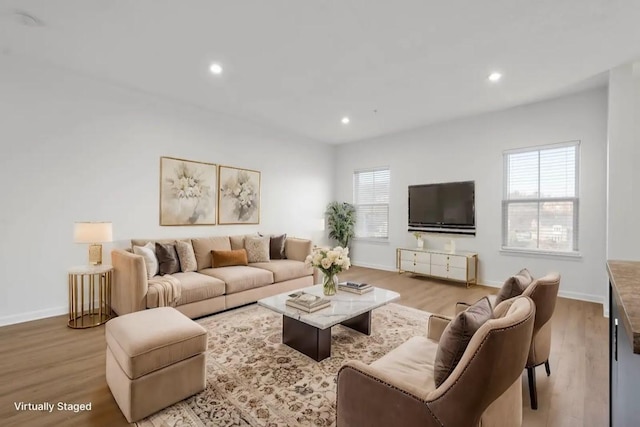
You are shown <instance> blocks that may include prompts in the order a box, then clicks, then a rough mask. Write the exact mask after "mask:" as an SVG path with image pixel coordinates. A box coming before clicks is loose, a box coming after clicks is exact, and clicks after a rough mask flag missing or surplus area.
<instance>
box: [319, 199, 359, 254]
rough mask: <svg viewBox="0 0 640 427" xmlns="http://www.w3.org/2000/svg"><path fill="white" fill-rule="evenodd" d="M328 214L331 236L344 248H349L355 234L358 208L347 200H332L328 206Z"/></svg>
mask: <svg viewBox="0 0 640 427" xmlns="http://www.w3.org/2000/svg"><path fill="white" fill-rule="evenodd" d="M326 215H327V226H328V227H329V237H330V238H332V239H335V240H336V241H337V242H338V244H339V245H340V246H342V247H343V248H348V247H349V243H350V242H351V239H353V237H354V236H355V226H356V208H355V207H354V206H353V205H352V204H351V203H347V202H342V203H340V202H331V203H329V205H328V206H327V211H326Z"/></svg>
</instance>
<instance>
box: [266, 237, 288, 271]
mask: <svg viewBox="0 0 640 427" xmlns="http://www.w3.org/2000/svg"><path fill="white" fill-rule="evenodd" d="M286 240H287V235H286V234H280V235H279V236H273V235H272V236H270V237H269V258H270V259H285V258H286V257H285V254H284V242H286ZM276 281H277V280H276Z"/></svg>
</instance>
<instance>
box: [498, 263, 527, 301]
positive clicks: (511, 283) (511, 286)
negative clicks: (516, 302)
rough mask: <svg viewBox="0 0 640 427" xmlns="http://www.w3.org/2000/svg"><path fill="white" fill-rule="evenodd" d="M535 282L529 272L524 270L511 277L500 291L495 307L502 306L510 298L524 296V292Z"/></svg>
mask: <svg viewBox="0 0 640 427" xmlns="http://www.w3.org/2000/svg"><path fill="white" fill-rule="evenodd" d="M531 282H533V277H532V276H531V273H529V270H527V269H526V268H523V269H522V270H520V271H519V272H518V273H516V274H515V275H513V276H511V277H509V278H508V279H507V280H506V281H505V282H504V284H503V285H502V287H501V288H500V290H499V291H498V295H497V296H496V300H495V303H494V304H495V305H498V304H500V303H501V302H502V301H505V300H508V299H509V298H514V297H517V296H520V295H522V292H524V290H525V289H526V288H527V286H529V285H530V284H531Z"/></svg>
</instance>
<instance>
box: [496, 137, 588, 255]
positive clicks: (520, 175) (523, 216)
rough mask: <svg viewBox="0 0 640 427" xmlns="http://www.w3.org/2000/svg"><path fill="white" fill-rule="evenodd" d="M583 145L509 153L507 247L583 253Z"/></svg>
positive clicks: (506, 163)
mask: <svg viewBox="0 0 640 427" xmlns="http://www.w3.org/2000/svg"><path fill="white" fill-rule="evenodd" d="M579 147H580V145H579V142H578V141H572V142H569V143H563V144H556V145H551V146H544V147H538V148H530V149H524V150H514V151H506V152H505V153H504V170H505V174H504V175H505V189H504V197H503V202H502V204H503V247H505V248H513V249H525V250H541V251H559V252H576V251H577V250H578V202H579V200H578V166H579V164H578V163H579V162H578V159H579Z"/></svg>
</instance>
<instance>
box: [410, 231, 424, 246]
mask: <svg viewBox="0 0 640 427" xmlns="http://www.w3.org/2000/svg"><path fill="white" fill-rule="evenodd" d="M412 234H413V237H415V238H416V243H417V244H418V249H422V248H423V247H424V240H423V239H422V233H421V232H419V231H414V232H413V233H412Z"/></svg>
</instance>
